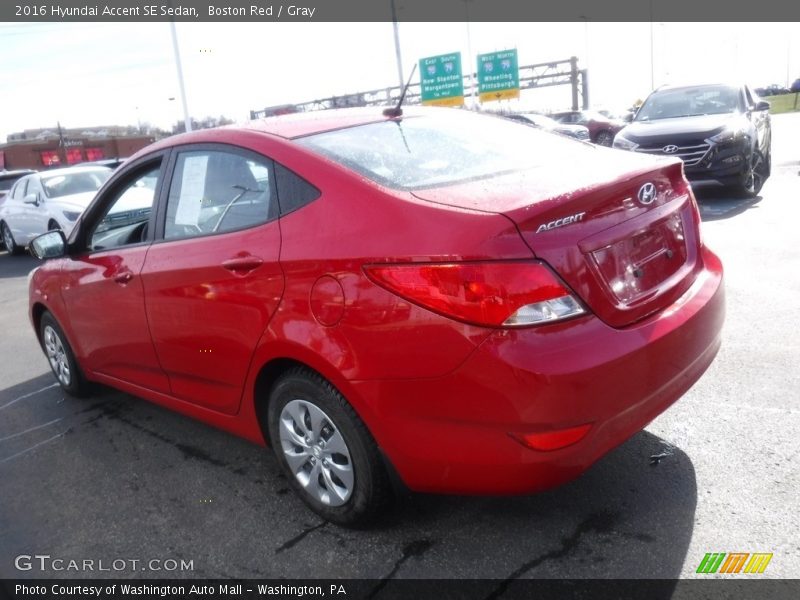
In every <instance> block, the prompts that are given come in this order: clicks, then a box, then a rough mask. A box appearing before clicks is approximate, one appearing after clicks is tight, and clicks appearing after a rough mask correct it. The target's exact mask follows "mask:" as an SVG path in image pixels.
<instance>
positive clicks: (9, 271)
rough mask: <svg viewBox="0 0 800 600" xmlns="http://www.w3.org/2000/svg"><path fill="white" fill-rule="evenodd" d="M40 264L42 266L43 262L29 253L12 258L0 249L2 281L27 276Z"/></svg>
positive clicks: (0, 274)
mask: <svg viewBox="0 0 800 600" xmlns="http://www.w3.org/2000/svg"><path fill="white" fill-rule="evenodd" d="M0 248H2V246H0ZM40 264H42V261H40V260H38V259H36V258H34V257H33V256H31V255H30V254H28V253H27V252H26V253H24V254H19V255H16V256H11V255H10V254H9V253H8V252H6V251H5V250H2V249H0V279H5V278H7V277H20V276H24V275H27V274H28V273H30V272H31V271H32V270H33V269H35V268H36V267H38V266H39V265H40Z"/></svg>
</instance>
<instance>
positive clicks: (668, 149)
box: [662, 144, 678, 154]
mask: <svg viewBox="0 0 800 600" xmlns="http://www.w3.org/2000/svg"><path fill="white" fill-rule="evenodd" d="M662 150H663V151H664V154H675V153H676V152H677V151H678V147H677V146H673V145H672V144H670V145H669V146H664V147H663V148H662Z"/></svg>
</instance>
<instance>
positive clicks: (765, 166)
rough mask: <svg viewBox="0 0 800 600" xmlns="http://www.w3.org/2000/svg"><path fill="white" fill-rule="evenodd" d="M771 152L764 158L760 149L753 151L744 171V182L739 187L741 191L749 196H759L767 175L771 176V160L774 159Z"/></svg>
mask: <svg viewBox="0 0 800 600" xmlns="http://www.w3.org/2000/svg"><path fill="white" fill-rule="evenodd" d="M771 154H772V153H771V152H770V153H769V154H768V155H767V158H764V156H763V155H762V154H761V152H760V151H759V150H756V151H754V152H753V154H752V156H751V157H750V163H749V164H748V165H747V169H746V170H745V172H744V173H742V182H741V183H740V184H739V186H738V188H737V191H738V192H739V193H741V194H743V195H744V196H745V197H747V198H755V197H756V196H758V193H759V192H760V191H761V188H762V187H764V182H765V181H766V180H767V177H769V172H770V167H771V165H770V162H771V160H772V157H771ZM768 161H769V162H768Z"/></svg>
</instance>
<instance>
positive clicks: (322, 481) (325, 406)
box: [267, 367, 392, 527]
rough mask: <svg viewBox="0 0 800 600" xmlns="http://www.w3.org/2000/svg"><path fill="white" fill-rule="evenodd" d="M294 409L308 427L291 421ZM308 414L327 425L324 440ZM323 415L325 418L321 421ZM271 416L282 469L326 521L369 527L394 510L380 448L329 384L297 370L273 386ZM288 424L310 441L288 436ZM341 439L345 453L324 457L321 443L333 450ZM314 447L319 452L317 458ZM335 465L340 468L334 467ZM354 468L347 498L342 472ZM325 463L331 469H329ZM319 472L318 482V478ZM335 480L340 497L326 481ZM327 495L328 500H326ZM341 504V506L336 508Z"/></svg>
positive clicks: (271, 435)
mask: <svg viewBox="0 0 800 600" xmlns="http://www.w3.org/2000/svg"><path fill="white" fill-rule="evenodd" d="M290 405H291V406H290ZM293 407H294V409H296V410H298V411H300V412H299V413H297V414H300V413H302V414H301V416H304V417H305V424H302V423H300V424H299V425H298V423H297V419H294V418H293V417H291V415H290V411H291V409H292V408H293ZM284 409H286V410H285V411H284ZM308 410H311V411H315V413H314V414H315V416H316V417H317V418H318V423H321V425H319V427H318V428H319V429H320V433H319V436H318V437H315V438H314V439H313V440H312V437H311V436H314V435H315V434H314V433H313V431H311V430H313V429H314V427H313V426H312V422H311V415H310V413H309V412H308ZM302 411H306V412H302ZM317 411H319V412H317ZM320 412H321V413H323V417H324V418H319V413H320ZM267 414H268V416H267V418H268V429H269V438H270V443H271V445H272V448H273V451H274V452H275V456H276V457H277V459H278V463H279V464H280V466H281V469H283V472H284V473H285V474H286V477H287V479H288V481H289V483H290V485H291V486H292V489H294V491H295V493H297V495H298V496H300V498H302V500H303V501H304V502H305V503H306V504H307V505H308V506H309V507H310V508H311V510H313V511H314V512H315V513H317V514H318V515H319V516H320V517H322V518H323V519H325V520H327V521H331V522H333V523H336V524H338V525H343V526H346V527H364V526H366V525H368V524H370V523H371V522H372V521H373V520H374V519H375V518H376V517H377V516H378V515H379V514H381V513H382V511H383V510H384V509H385V508H387V507H388V505H389V504H390V502H391V500H392V491H391V485H390V482H389V478H388V475H387V473H386V469H385V467H384V464H383V462H382V460H381V456H380V453H379V451H378V447H377V444H376V443H375V440H374V439H373V437H372V435H371V434H370V433H369V431H368V430H367V428H366V426H365V425H364V423H363V421H361V419H360V418H359V417H358V415H357V414H356V412H355V411H354V410H353V407H352V406H350V404H349V403H348V402H347V400H345V398H344V396H342V395H341V394H340V393H339V391H338V390H337V389H336V388H334V387H333V386H332V385H331V384H330V383H329V382H328V381H326V380H325V379H323V378H322V377H321V376H319V375H318V374H317V373H314V372H313V371H311V370H309V369H305V368H302V367H298V368H295V369H292V370H291V371H289V372H287V373H286V374H284V375H283V376H282V377H281V378H280V379H279V380H278V381H277V382H276V384H275V386H274V387H273V388H272V392H271V393H270V398H269V408H268V413H267ZM282 416H283V418H284V423H283V429H282V428H281V427H282V424H281V418H282ZM287 423H291V426H292V427H293V431H294V432H295V434H296V436H297V438H299V439H301V440H303V439H304V442H301V443H303V445H302V446H301V445H299V444H298V443H297V442H296V441H295V438H293V437H292V436H291V434H290V433H288V429H287ZM282 431H283V432H284V438H283V439H282V438H281V432H282ZM335 435H340V436H341V439H343V441H344V445H345V446H344V448H345V451H346V452H345V454H341V453H338V452H335V450H334V451H333V453H332V454H329V455H325V454H320V453H319V452H318V451H320V447H319V440H322V445H323V446H324V445H325V441H326V440H327V441H328V451H330V448H333V446H334V442H333V440H334V436H335ZM290 438H291V439H290ZM336 439H337V440H338V439H340V438H336ZM310 440H311V441H310ZM337 445H338V444H337ZM313 449H315V450H314V452H315V453H314V454H313V455H312V450H313ZM324 451H325V450H324V449H323V450H322V452H324ZM290 455H291V456H290ZM315 456H316V458H315ZM287 457H288V458H292V457H294V458H293V463H294V464H295V467H296V470H293V469H292V468H291V467H290V465H289V462H288V460H287ZM325 457H327V460H326V459H325ZM345 458H346V459H347V460H345ZM334 461H335V463H336V464H332V463H334ZM312 463H313V465H312ZM348 464H349V466H350V468H351V473H352V475H351V476H350V478H351V479H352V483H351V484H350V486H349V494H348V495H347V496H346V497H344V494H343V493H342V490H344V489H346V488H347V487H348V486H347V483H345V482H343V480H342V479H339V477H338V476H337V473H338V474H341V473H342V471H341V469H343V468H346V467H347V465H348ZM298 465H301V466H298ZM323 465H328V468H327V470H325V467H324V466H323ZM323 471H324V472H323ZM315 473H316V477H315V478H314V477H313V476H312V475H313V474H315ZM300 477H302V478H307V482H306V484H305V485H304V484H301V482H300V479H299V478H300ZM332 477H333V480H332V479H331V478H332ZM334 480H335V481H334ZM331 481H333V483H334V485H333V487H335V488H337V489H338V490H339V492H338V495H337V493H336V492H335V491H333V490H329V489H328V486H327V485H326V482H331ZM337 484H342V486H341V487H339V486H338V485H337ZM326 493H327V495H328V497H329V500H328V501H324V497H325V495H326ZM331 499H332V500H331ZM336 502H339V503H340V504H339V505H332V504H335V503H336Z"/></svg>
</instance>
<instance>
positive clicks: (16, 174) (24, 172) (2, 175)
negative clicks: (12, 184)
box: [0, 169, 36, 179]
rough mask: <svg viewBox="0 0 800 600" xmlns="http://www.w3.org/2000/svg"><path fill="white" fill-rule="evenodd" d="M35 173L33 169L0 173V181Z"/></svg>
mask: <svg viewBox="0 0 800 600" xmlns="http://www.w3.org/2000/svg"><path fill="white" fill-rule="evenodd" d="M31 173H36V171H34V170H33V169H15V170H13V171H0V179H8V178H9V177H22V176H23V175H30V174H31Z"/></svg>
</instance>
